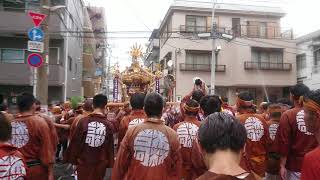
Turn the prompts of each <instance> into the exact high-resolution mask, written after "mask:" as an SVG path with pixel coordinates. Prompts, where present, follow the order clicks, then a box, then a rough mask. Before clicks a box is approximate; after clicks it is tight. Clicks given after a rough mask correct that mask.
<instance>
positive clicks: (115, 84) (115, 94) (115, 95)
mask: <svg viewBox="0 0 320 180" xmlns="http://www.w3.org/2000/svg"><path fill="white" fill-rule="evenodd" d="M118 98H119V84H118V78H117V77H115V78H114V79H113V102H118V100H119V99H118Z"/></svg>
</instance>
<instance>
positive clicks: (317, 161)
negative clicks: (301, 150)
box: [301, 89, 320, 180]
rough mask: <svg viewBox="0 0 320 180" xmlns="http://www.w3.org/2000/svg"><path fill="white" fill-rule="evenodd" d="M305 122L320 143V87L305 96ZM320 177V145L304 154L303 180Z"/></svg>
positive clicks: (315, 179)
mask: <svg viewBox="0 0 320 180" xmlns="http://www.w3.org/2000/svg"><path fill="white" fill-rule="evenodd" d="M303 109H304V112H305V123H306V128H307V130H308V132H311V133H313V134H314V135H315V138H316V140H317V143H318V144H319V143H320V133H319V132H320V89H318V90H315V91H311V92H310V93H308V94H307V95H306V96H304V97H303ZM319 177H320V147H319V145H318V147H316V148H315V149H314V150H312V151H310V152H308V153H307V154H306V155H305V156H304V160H303V164H302V169H301V180H317V179H319Z"/></svg>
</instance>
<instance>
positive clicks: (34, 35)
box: [28, 27, 44, 41]
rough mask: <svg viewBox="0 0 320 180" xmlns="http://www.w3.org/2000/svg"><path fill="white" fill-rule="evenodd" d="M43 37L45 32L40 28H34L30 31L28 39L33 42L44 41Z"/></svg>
mask: <svg viewBox="0 0 320 180" xmlns="http://www.w3.org/2000/svg"><path fill="white" fill-rule="evenodd" d="M43 36H44V34H43V31H42V30H41V29H39V28H36V27H34V28H31V29H29V31H28V37H29V39H30V40H31V41H42V40H43Z"/></svg>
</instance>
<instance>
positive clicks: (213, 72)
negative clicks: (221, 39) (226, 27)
mask: <svg viewBox="0 0 320 180" xmlns="http://www.w3.org/2000/svg"><path fill="white" fill-rule="evenodd" d="M215 6H216V0H212V18H211V21H212V22H211V23H212V27H211V36H212V57H211V80H210V94H211V95H213V94H214V93H215V78H216V53H215V49H216V21H215V19H214V14H215Z"/></svg>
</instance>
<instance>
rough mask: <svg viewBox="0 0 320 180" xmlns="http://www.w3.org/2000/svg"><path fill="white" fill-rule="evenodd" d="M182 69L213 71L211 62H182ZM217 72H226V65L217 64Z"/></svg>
mask: <svg viewBox="0 0 320 180" xmlns="http://www.w3.org/2000/svg"><path fill="white" fill-rule="evenodd" d="M180 70H181V71H205V72H210V71H211V65H210V64H185V63H181V64H180ZM216 72H226V65H216Z"/></svg>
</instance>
